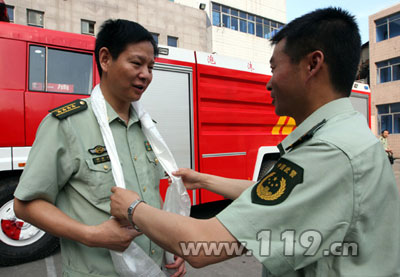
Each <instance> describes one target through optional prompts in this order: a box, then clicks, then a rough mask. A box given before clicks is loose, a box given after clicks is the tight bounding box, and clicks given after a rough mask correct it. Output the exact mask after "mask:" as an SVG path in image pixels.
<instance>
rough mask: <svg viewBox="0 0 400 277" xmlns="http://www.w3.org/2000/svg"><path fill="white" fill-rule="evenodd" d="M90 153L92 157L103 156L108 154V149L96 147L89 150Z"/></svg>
mask: <svg viewBox="0 0 400 277" xmlns="http://www.w3.org/2000/svg"><path fill="white" fill-rule="evenodd" d="M88 151H89V153H90V154H92V155H101V154H103V153H105V152H107V149H106V147H105V146H101V145H96V146H95V147H93V148H92V149H88Z"/></svg>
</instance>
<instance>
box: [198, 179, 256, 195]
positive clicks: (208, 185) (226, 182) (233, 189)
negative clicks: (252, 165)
mask: <svg viewBox="0 0 400 277" xmlns="http://www.w3.org/2000/svg"><path fill="white" fill-rule="evenodd" d="M202 179H203V182H202V186H203V188H204V189H207V190H209V191H212V192H215V193H217V194H219V195H222V196H224V197H225V198H228V199H232V200H234V199H236V198H238V197H239V196H240V195H241V194H242V192H243V191H244V190H246V189H247V188H248V187H250V186H252V185H254V182H253V181H248V180H239V179H230V178H224V177H219V176H215V175H209V174H203V178H202Z"/></svg>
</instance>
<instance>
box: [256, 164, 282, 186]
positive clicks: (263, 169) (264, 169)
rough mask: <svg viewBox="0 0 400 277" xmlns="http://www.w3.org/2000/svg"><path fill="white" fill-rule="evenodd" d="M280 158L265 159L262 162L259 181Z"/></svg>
mask: <svg viewBox="0 0 400 277" xmlns="http://www.w3.org/2000/svg"><path fill="white" fill-rule="evenodd" d="M277 161H278V160H264V161H263V162H262V164H261V169H260V173H259V174H258V177H257V181H259V180H260V179H261V178H263V177H264V176H265V175H267V173H268V171H270V170H271V169H272V167H273V166H274V165H275V164H276V162H277Z"/></svg>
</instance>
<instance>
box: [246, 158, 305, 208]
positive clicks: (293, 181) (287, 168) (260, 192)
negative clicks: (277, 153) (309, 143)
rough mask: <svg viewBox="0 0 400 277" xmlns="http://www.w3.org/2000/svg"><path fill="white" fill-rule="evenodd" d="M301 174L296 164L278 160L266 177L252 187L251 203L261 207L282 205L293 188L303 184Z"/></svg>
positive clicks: (301, 170)
mask: <svg viewBox="0 0 400 277" xmlns="http://www.w3.org/2000/svg"><path fill="white" fill-rule="evenodd" d="M303 172H304V170H303V168H302V167H300V166H298V165H297V164H295V163H293V162H291V161H289V160H286V159H284V158H282V159H280V160H279V161H278V162H277V163H276V164H275V166H274V167H273V169H272V170H271V171H270V172H269V173H268V174H267V176H265V177H263V178H262V179H261V180H260V181H259V182H258V183H257V184H255V185H254V187H253V189H252V191H251V201H252V202H253V203H255V204H261V205H277V204H279V203H282V202H283V201H284V200H285V199H286V198H287V197H288V196H289V194H290V192H291V191H292V190H293V188H294V187H295V186H296V185H298V184H301V183H302V182H303Z"/></svg>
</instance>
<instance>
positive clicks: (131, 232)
mask: <svg viewBox="0 0 400 277" xmlns="http://www.w3.org/2000/svg"><path fill="white" fill-rule="evenodd" d="M90 228H91V231H90V232H89V233H90V234H88V235H89V237H88V238H87V240H88V243H87V245H88V246H90V247H103V248H108V249H111V250H115V251H119V252H122V251H124V250H125V249H126V248H128V246H129V245H130V243H131V242H132V240H133V239H134V238H136V237H137V236H139V235H141V234H142V233H140V232H137V231H136V230H135V229H133V228H132V226H130V225H128V226H127V225H121V224H120V222H119V221H118V220H117V219H115V218H111V219H109V220H107V221H105V222H103V223H101V224H99V225H95V226H90Z"/></svg>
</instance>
